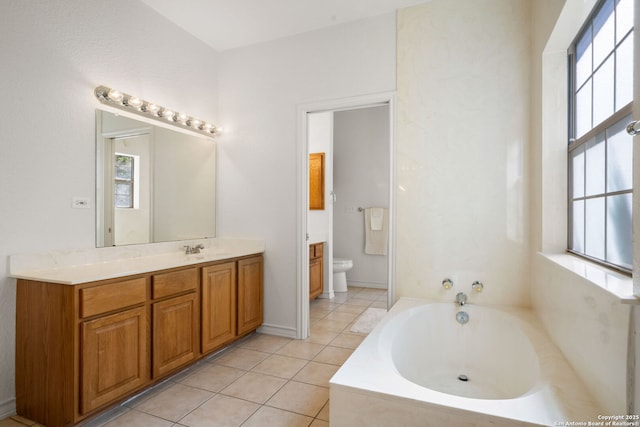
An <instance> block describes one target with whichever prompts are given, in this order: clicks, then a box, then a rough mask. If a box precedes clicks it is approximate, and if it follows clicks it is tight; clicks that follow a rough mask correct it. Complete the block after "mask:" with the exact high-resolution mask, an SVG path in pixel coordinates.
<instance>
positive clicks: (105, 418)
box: [82, 402, 133, 427]
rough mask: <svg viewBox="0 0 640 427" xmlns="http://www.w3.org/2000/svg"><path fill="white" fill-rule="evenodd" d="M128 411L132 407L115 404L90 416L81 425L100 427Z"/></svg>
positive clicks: (84, 426) (83, 426)
mask: <svg viewBox="0 0 640 427" xmlns="http://www.w3.org/2000/svg"><path fill="white" fill-rule="evenodd" d="M127 403H129V402H127ZM129 411H133V409H130V408H128V407H126V406H124V405H121V406H116V407H115V408H111V409H109V410H107V411H105V412H103V413H101V414H99V415H98V416H96V417H92V418H91V419H90V420H89V421H87V422H85V423H83V424H82V427H102V426H104V425H105V424H107V423H109V422H111V421H113V420H115V419H116V418H118V417H120V416H122V415H124V414H126V413H127V412H129Z"/></svg>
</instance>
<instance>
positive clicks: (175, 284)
mask: <svg viewBox="0 0 640 427" xmlns="http://www.w3.org/2000/svg"><path fill="white" fill-rule="evenodd" d="M198 274H199V271H198V269H197V268H189V269H185V270H178V271H173V272H169V273H165V274H157V275H154V276H153V277H152V296H153V303H152V305H151V313H152V329H151V330H152V343H153V364H152V366H153V372H152V377H153V378H160V377H162V376H163V375H165V374H167V373H169V372H171V371H173V370H174V369H176V368H179V367H180V366H183V365H185V364H187V363H189V362H191V361H193V360H195V359H196V358H197V357H198V353H199V344H198V330H199V328H198V323H199V322H198V313H199V311H198V307H197V303H198V298H197V295H196V290H197V288H198V283H199V282H198Z"/></svg>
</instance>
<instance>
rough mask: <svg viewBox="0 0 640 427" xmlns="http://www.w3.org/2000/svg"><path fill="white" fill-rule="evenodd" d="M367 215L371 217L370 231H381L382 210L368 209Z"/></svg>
mask: <svg viewBox="0 0 640 427" xmlns="http://www.w3.org/2000/svg"><path fill="white" fill-rule="evenodd" d="M369 214H370V215H371V229H372V230H374V231H375V230H382V223H383V219H384V209H382V208H370V209H369Z"/></svg>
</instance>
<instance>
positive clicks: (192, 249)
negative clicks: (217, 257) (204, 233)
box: [184, 243, 204, 255]
mask: <svg viewBox="0 0 640 427" xmlns="http://www.w3.org/2000/svg"><path fill="white" fill-rule="evenodd" d="M200 249H204V245H203V244H202V243H200V244H199V245H196V246H193V247H191V246H185V247H184V253H185V254H186V255H190V254H199V253H200Z"/></svg>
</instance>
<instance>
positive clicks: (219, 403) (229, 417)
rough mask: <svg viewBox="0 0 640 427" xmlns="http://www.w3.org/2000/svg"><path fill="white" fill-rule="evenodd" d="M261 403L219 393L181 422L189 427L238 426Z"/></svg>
mask: <svg viewBox="0 0 640 427" xmlns="http://www.w3.org/2000/svg"><path fill="white" fill-rule="evenodd" d="M259 408H260V405H258V404H256V403H252V402H247V401H246V400H242V399H236V398H235V397H228V396H223V395H221V394H217V395H215V396H214V397H212V398H211V399H209V400H208V401H207V402H206V403H204V404H203V405H202V406H200V407H198V409H196V410H195V411H193V412H191V413H190V414H189V415H187V416H186V417H184V418H182V419H181V420H180V422H179V424H180V425H185V426H188V427H237V426H239V425H241V424H242V423H243V422H245V420H247V418H249V417H250V416H251V415H253V413H254V412H255V411H256V410H258V409H259Z"/></svg>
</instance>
